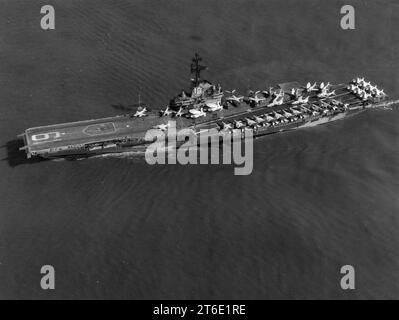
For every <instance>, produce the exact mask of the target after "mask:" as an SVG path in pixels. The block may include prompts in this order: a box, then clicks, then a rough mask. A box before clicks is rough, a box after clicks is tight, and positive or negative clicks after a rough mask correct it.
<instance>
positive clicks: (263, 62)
mask: <svg viewBox="0 0 399 320" xmlns="http://www.w3.org/2000/svg"><path fill="white" fill-rule="evenodd" d="M378 3H379V4H378V5H377V4H376V2H373V1H357V2H356V1H355V7H356V29H355V30H351V31H343V30H342V29H341V28H340V27H339V19H340V14H339V10H340V6H341V5H342V3H341V2H339V1H328V4H327V3H326V2H325V1H230V0H229V1H227V0H225V1H208V0H207V1H191V0H190V1H164V2H162V3H159V2H155V1H105V0H102V1H93V0H85V1H77V0H70V1H53V4H54V7H55V10H56V30H54V31H42V30H41V29H40V24H39V22H40V7H41V5H42V2H41V1H36V2H35V1H18V2H17V1H11V0H5V1H1V2H0V100H1V104H0V140H1V141H0V145H1V146H2V148H1V149H0V153H1V158H2V159H3V161H1V162H0V173H1V179H0V298H68V299H70V298H86V299H87V298H137V299H140V298H147V299H148V298H168V299H173V298H176V299H181V298H208V299H209V298H211V299H213V298H227V299H228V298H240V299H249V298H254V299H267V298H295V299H299V298H307V299H310V298H316V299H324V298H336V299H346V298H398V297H399V273H398V271H399V256H398V252H399V235H398V234H399V233H398V226H399V220H398V214H399V212H398V191H399V190H398V163H399V154H398V119H399V111H398V109H397V108H393V110H378V111H377V110H375V111H368V112H365V113H362V114H360V115H357V116H354V117H350V118H347V119H345V120H342V121H337V122H334V123H330V124H327V125H323V126H319V127H315V128H308V129H303V130H299V131H296V132H289V133H284V134H280V135H273V136H268V137H264V138H261V139H257V140H256V141H255V143H254V150H255V151H254V169H253V172H252V174H251V175H249V176H234V174H233V167H231V166H228V165H223V166H216V165H201V166H181V165H169V166H149V165H147V164H146V163H145V161H144V160H143V158H142V157H140V156H133V157H132V156H129V157H102V158H96V159H90V160H82V161H59V162H54V161H44V162H37V163H24V161H22V158H21V157H20V156H19V155H18V153H17V152H16V151H15V142H13V140H14V139H15V137H16V135H17V134H19V133H21V132H23V130H24V129H26V128H28V127H33V126H38V125H45V124H51V123H59V122H67V121H75V120H81V119H90V118H96V117H104V116H110V115H114V114H117V113H120V112H121V111H120V110H115V108H114V107H113V106H115V105H118V104H123V105H129V104H134V103H135V102H137V95H138V93H141V97H142V99H143V100H145V101H146V102H147V103H149V104H150V106H152V107H158V106H162V105H164V104H165V103H167V102H168V100H169V98H170V97H172V96H173V95H175V94H176V93H177V92H179V91H180V90H181V89H182V88H185V87H186V86H187V85H188V80H189V63H190V59H191V56H192V55H193V53H194V52H196V51H198V52H199V53H200V54H201V55H202V56H203V57H204V63H206V64H207V65H208V66H209V70H208V71H207V72H206V76H207V78H209V79H210V80H212V81H214V82H220V83H221V84H222V85H223V86H224V88H226V89H231V88H237V90H239V91H241V92H244V91H245V90H246V89H247V88H248V87H250V88H264V87H266V86H268V85H273V84H276V83H279V82H285V81H293V80H295V81H299V82H305V83H306V82H307V81H312V80H313V81H321V80H324V81H330V82H336V83H342V82H345V81H348V80H350V79H351V78H352V77H353V76H357V75H364V76H365V77H366V78H369V79H370V80H372V81H373V82H376V83H377V84H379V85H381V86H382V87H384V88H385V91H386V92H388V93H389V94H390V95H391V96H392V97H395V98H398V97H399V90H398V88H399V83H398V67H399V64H398V61H399V59H398V48H399V47H398V40H399V39H398V31H397V30H399V22H398V18H397V17H398V16H399V6H398V5H397V4H396V2H394V1H391V2H390V1H379V2H378ZM44 264H51V265H53V266H54V267H55V269H56V290H55V291H53V292H45V291H42V290H41V289H40V286H39V282H40V273H39V270H40V267H41V266H42V265H44ZM346 264H350V265H353V266H354V267H355V270H356V290H354V291H351V292H348V291H343V290H341V289H340V286H339V281H340V277H341V275H340V273H339V270H340V267H341V266H342V265H346Z"/></svg>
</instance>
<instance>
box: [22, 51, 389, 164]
mask: <svg viewBox="0 0 399 320" xmlns="http://www.w3.org/2000/svg"><path fill="white" fill-rule="evenodd" d="M200 63H201V58H200V57H199V56H198V54H196V55H195V57H194V59H192V63H191V73H192V75H193V78H192V79H191V86H190V91H188V92H187V91H182V92H181V93H180V94H179V95H177V96H176V97H174V98H173V99H172V100H171V101H170V103H169V105H168V107H167V108H166V109H165V110H161V111H149V110H147V108H146V107H144V108H139V109H138V110H137V111H136V112H134V113H128V114H123V115H118V116H115V117H107V118H100V119H94V120H85V121H77V122H69V123H61V124H55V125H47V126H41V127H34V128H29V129H27V130H25V132H24V133H23V134H21V135H20V136H21V137H22V138H23V140H24V146H23V147H22V148H21V149H22V150H24V151H25V152H26V154H27V157H28V158H30V157H32V156H38V157H43V158H58V157H89V156H93V155H98V154H105V153H120V152H125V151H131V150H134V149H135V148H139V147H141V148H142V147H143V146H146V145H148V144H150V143H152V142H153V141H152V140H151V139H148V138H147V139H146V138H145V136H146V133H147V131H148V130H150V129H158V130H161V131H165V132H166V131H168V125H169V124H168V123H169V121H175V123H176V128H177V129H183V128H187V129H189V130H192V132H193V133H194V134H199V133H203V132H206V131H212V132H215V129H217V132H218V135H220V136H224V135H231V134H234V133H237V132H244V131H245V130H251V131H252V133H253V135H254V136H261V135H266V134H271V133H277V132H282V131H286V130H293V129H298V128H303V127H309V126H316V125H319V124H322V123H327V122H330V121H334V120H337V119H342V118H344V117H346V116H347V115H350V114H353V113H358V112H361V111H364V110H367V109H370V108H377V107H383V106H387V105H389V104H392V103H396V102H397V101H392V100H390V99H389V98H388V96H387V95H386V94H385V92H384V91H383V90H381V89H380V88H378V87H377V86H376V85H373V84H372V83H370V82H368V81H366V80H365V79H364V78H359V77H357V78H355V79H353V80H352V81H351V82H350V83H348V84H337V85H333V84H330V83H323V82H322V83H313V84H311V83H310V82H308V83H307V84H306V85H303V86H302V85H300V84H299V83H297V82H288V83H281V84H278V86H277V87H274V88H273V87H269V88H267V89H266V88H265V89H264V90H257V91H255V90H253V91H249V92H248V93H247V94H246V95H239V94H238V93H236V91H235V90H231V91H227V90H225V91H224V90H223V89H222V87H221V85H220V84H212V83H211V82H209V81H207V80H203V79H202V78H201V72H202V71H203V70H205V69H206V67H205V66H203V65H201V64H200Z"/></svg>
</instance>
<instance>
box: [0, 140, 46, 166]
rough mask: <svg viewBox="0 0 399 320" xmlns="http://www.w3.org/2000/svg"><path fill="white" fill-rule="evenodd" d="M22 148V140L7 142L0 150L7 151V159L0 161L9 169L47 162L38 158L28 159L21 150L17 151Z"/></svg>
mask: <svg viewBox="0 0 399 320" xmlns="http://www.w3.org/2000/svg"><path fill="white" fill-rule="evenodd" d="M23 146H24V142H23V140H22V139H14V140H11V141H8V142H7V143H6V144H5V145H3V146H1V147H0V148H4V149H6V150H7V157H6V158H3V159H1V160H2V161H7V162H8V165H9V166H10V167H16V166H19V165H23V164H34V163H38V162H43V161H48V160H49V159H43V158H39V157H33V158H30V159H28V158H27V157H26V153H25V152H24V151H23V150H19V148H21V147H23Z"/></svg>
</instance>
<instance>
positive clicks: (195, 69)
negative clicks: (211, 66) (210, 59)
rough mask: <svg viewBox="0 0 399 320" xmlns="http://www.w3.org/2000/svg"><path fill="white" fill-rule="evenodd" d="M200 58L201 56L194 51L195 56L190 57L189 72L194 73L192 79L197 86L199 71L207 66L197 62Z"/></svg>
mask: <svg viewBox="0 0 399 320" xmlns="http://www.w3.org/2000/svg"><path fill="white" fill-rule="evenodd" d="M201 60H202V58H200V56H199V55H198V53H196V54H195V57H194V58H193V59H192V63H191V73H194V74H195V78H194V80H193V84H194V86H195V87H196V86H198V84H199V80H200V76H201V71H202V70H205V69H206V68H207V67H206V66H202V65H200V64H199V62H200V61H201Z"/></svg>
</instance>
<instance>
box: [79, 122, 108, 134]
mask: <svg viewBox="0 0 399 320" xmlns="http://www.w3.org/2000/svg"><path fill="white" fill-rule="evenodd" d="M113 132H116V128H115V124H114V123H113V122H106V123H97V124H92V125H89V126H87V127H86V128H84V129H83V133H85V134H87V135H89V136H98V135H103V134H108V133H113Z"/></svg>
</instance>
